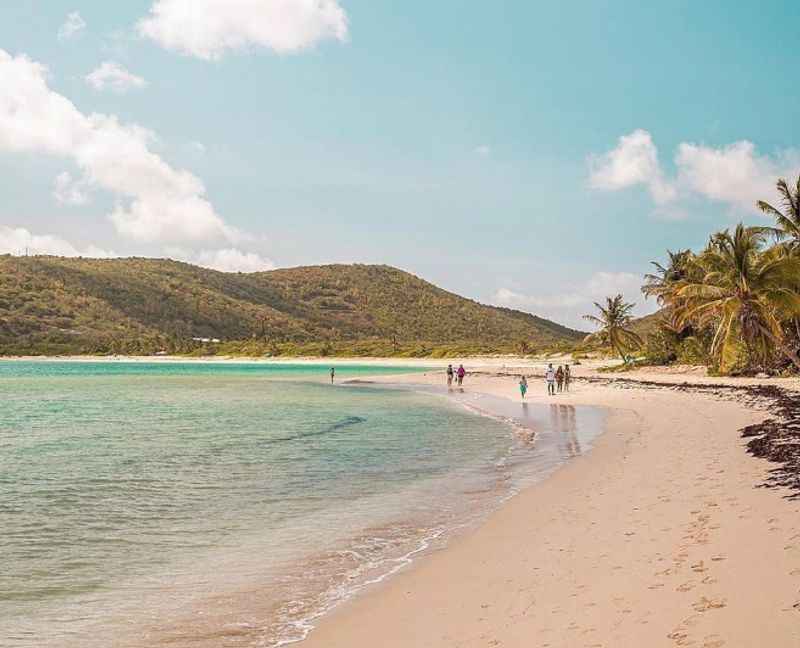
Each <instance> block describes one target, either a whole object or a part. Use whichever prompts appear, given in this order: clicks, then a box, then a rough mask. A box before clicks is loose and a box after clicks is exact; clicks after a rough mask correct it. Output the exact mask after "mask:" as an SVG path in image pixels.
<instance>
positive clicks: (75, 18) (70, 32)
mask: <svg viewBox="0 0 800 648" xmlns="http://www.w3.org/2000/svg"><path fill="white" fill-rule="evenodd" d="M85 29H86V21H85V20H84V19H83V18H81V14H80V13H79V12H77V11H73V12H72V13H70V14H69V15H68V16H67V19H66V20H65V21H64V24H63V25H61V27H59V28H58V40H60V41H65V40H70V39H71V38H75V37H76V36H80V35H81V34H82V33H83V31H84V30H85Z"/></svg>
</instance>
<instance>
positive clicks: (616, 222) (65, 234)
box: [0, 0, 800, 329]
mask: <svg viewBox="0 0 800 648" xmlns="http://www.w3.org/2000/svg"><path fill="white" fill-rule="evenodd" d="M798 19H800V5H798V4H797V3H793V2H778V1H774V0H773V1H769V0H767V1H765V2H759V3H756V2H740V3H730V2H723V1H716V0H710V1H708V2H703V3H698V2H690V1H683V0H672V1H662V2H652V3H642V2H638V1H637V2H633V1H627V0H619V1H602V0H594V1H581V0H577V1H576V2H573V3H570V4H569V5H568V6H567V5H564V4H563V3H553V2H548V3H545V2H539V1H536V0H525V1H517V0H507V1H504V2H498V3H486V2H477V1H475V2H464V1H463V0H460V1H458V2H457V1H456V0H438V1H437V2H423V1H421V0H406V1H405V2H403V3H398V2H389V1H382V0H127V1H126V2H107V1H106V0H83V1H82V0H64V1H62V0H17V1H15V2H13V3H2V6H0V195H2V197H3V200H2V201H1V202H0V253H6V252H8V253H12V254H20V253H23V254H24V253H25V251H26V249H27V251H28V253H46V254H60V255H83V256H99V257H103V256H132V255H135V256H153V257H170V258H174V259H180V260H184V261H188V262H191V263H197V264H200V265H204V266H207V267H212V268H216V269H219V270H223V271H257V270H263V269H269V268H273V267H290V266H296V265H307V264H320V263H352V262H358V263H385V264H389V265H393V266H396V267H399V268H402V269H404V270H408V271H410V272H413V273H414V274H417V275H419V276H421V277H423V278H424V279H427V280H429V281H431V282H433V283H435V284H437V285H439V286H442V287H443V288H446V289H448V290H452V291H454V292H457V293H459V294H462V295H464V296H467V297H470V298H473V299H476V300H478V301H481V302H483V303H491V304H497V305H502V306H510V307H514V308H519V309H521V310H525V311H529V312H532V313H535V314H538V315H541V316H544V317H548V318H551V319H555V320H556V321H559V322H561V323H564V324H567V325H570V326H573V327H578V328H582V329H586V328H587V323H586V322H583V321H582V319H581V316H582V315H583V314H585V313H588V312H591V310H592V308H593V307H592V302H593V301H597V300H602V299H603V298H604V297H606V296H610V295H614V294H616V293H618V292H621V293H623V294H624V296H625V297H626V299H628V300H629V301H631V302H635V303H636V304H637V310H636V312H637V313H639V314H643V313H646V312H649V311H651V310H652V309H653V308H654V304H652V303H650V304H648V303H645V302H643V301H642V297H641V295H640V292H639V287H640V285H641V277H642V274H643V273H645V272H647V271H648V270H649V262H650V261H652V260H659V259H663V257H664V256H665V252H666V250H667V249H672V250H676V249H682V248H695V249H696V248H699V247H701V246H702V245H703V244H704V243H705V241H706V240H707V237H708V235H709V234H710V233H711V232H712V231H714V230H718V229H722V228H725V227H729V226H731V225H733V224H735V223H737V222H739V221H741V220H744V221H745V222H750V223H764V222H766V221H765V220H764V217H763V216H762V215H760V214H759V213H758V212H757V211H756V209H755V201H756V200H757V199H765V200H768V201H772V202H776V201H777V200H778V198H777V196H776V193H775V190H774V184H775V181H776V180H777V179H778V177H786V178H788V179H790V180H796V178H797V176H798V174H800V144H798V140H799V139H800V137H799V136H800V122H798V120H797V115H798V114H800V85H798V84H797V83H796V81H795V77H796V72H797V70H798V69H800V48H799V47H797V46H796V34H795V25H796V24H797V22H798Z"/></svg>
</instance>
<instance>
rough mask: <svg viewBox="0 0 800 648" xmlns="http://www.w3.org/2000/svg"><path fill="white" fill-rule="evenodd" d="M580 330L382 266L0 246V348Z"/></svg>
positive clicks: (446, 338)
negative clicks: (67, 253)
mask: <svg viewBox="0 0 800 648" xmlns="http://www.w3.org/2000/svg"><path fill="white" fill-rule="evenodd" d="M581 337H582V334H581V333H579V332H577V331H573V330H571V329H568V328H566V327H563V326H560V325H558V324H555V323H553V322H550V321H547V320H545V319H542V318H539V317H535V316H533V315H529V314H527V313H522V312H519V311H514V310H510V309H504V308H496V307H492V306H485V305H482V304H479V303H477V302H474V301H472V300H469V299H464V298H462V297H459V296H457V295H454V294H452V293H449V292H447V291H445V290H442V289H440V288H437V287H436V286H434V285H432V284H430V283H428V282H426V281H423V280H422V279H419V278H418V277H415V276H414V275H411V274H409V273H407V272H403V271H401V270H397V269H395V268H391V267H388V266H369V265H330V266H315V267H301V268H292V269H284V270H274V271H270V272H259V273H251V274H244V273H223V272H217V271H214V270H209V269H206V268H199V267H196V266H192V265H189V264H186V263H179V262H176V261H170V260H160V259H142V258H130V259H74V258H60V257H48V256H37V257H13V256H8V255H6V256H0V354H4V355H9V354H67V353H70V354H86V353H131V354H133V353H141V354H150V353H156V352H160V351H165V352H169V353H195V354H206V353H233V354H246V355H264V354H270V355H282V354H288V355H296V354H320V355H411V356H426V355H440V356H441V355H448V354H451V353H453V354H455V353H467V352H470V353H491V352H512V351H513V352H517V353H519V352H523V353H527V352H533V351H541V350H543V349H545V348H555V347H558V346H559V345H560V346H569V345H571V344H572V343H574V342H575V341H577V340H580V339H581ZM196 338H201V339H217V340H219V342H208V341H202V340H197V339H196Z"/></svg>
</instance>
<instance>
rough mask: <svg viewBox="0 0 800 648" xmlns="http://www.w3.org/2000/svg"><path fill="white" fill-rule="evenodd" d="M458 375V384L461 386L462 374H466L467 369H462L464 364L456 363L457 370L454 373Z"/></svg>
mask: <svg viewBox="0 0 800 648" xmlns="http://www.w3.org/2000/svg"><path fill="white" fill-rule="evenodd" d="M456 375H457V376H458V386H459V387H461V384H462V383H463V382H464V376H466V375H467V370H466V369H464V365H463V364H461V365H458V372H457V374H456Z"/></svg>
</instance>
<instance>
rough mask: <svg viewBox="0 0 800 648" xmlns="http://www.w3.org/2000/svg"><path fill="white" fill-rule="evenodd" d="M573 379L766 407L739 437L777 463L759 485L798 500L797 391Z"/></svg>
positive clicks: (752, 451)
mask: <svg viewBox="0 0 800 648" xmlns="http://www.w3.org/2000/svg"><path fill="white" fill-rule="evenodd" d="M478 373H479V372H478ZM494 375H503V374H494ZM573 382H586V383H592V384H599V385H607V386H610V387H617V388H620V389H667V390H671V391H678V392H690V393H702V394H709V395H711V396H716V397H718V398H722V399H725V400H734V401H737V402H739V403H743V404H744V405H746V406H748V407H752V408H755V409H760V410H766V411H769V412H770V413H771V414H772V416H770V417H769V418H766V419H764V420H763V421H761V423H755V424H753V425H748V426H746V427H744V428H742V429H741V430H740V432H741V434H742V437H744V438H748V439H750V440H749V441H748V442H747V451H748V452H749V453H750V454H751V455H753V456H754V457H759V458H761V459H767V460H768V461H771V462H772V463H775V464H777V466H776V467H775V468H772V469H771V470H770V471H769V477H767V480H766V481H765V482H764V483H763V484H762V485H761V486H762V487H764V488H788V489H789V490H790V491H791V492H790V493H789V494H788V495H786V497H787V499H790V500H800V393H797V392H792V391H790V390H787V389H783V388H782V387H777V386H775V385H721V384H698V383H689V382H683V383H669V382H657V381H653V380H636V379H631V378H605V377H573Z"/></svg>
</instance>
